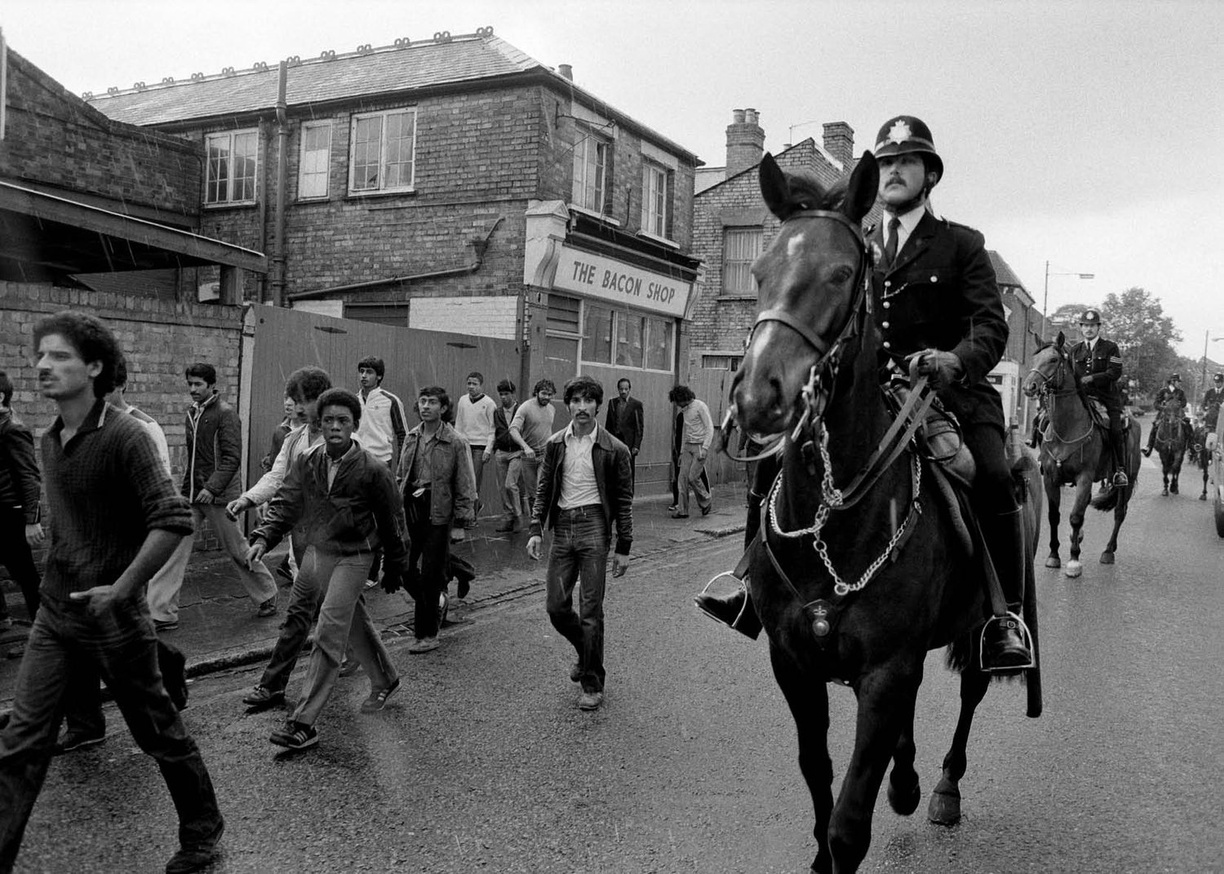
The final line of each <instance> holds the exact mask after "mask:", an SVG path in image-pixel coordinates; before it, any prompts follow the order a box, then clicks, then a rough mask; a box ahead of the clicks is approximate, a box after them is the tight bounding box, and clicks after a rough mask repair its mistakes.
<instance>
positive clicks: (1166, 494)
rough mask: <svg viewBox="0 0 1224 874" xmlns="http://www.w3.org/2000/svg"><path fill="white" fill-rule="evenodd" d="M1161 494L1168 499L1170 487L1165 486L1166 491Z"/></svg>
mask: <svg viewBox="0 0 1224 874" xmlns="http://www.w3.org/2000/svg"><path fill="white" fill-rule="evenodd" d="M1160 494H1161V495H1163V496H1164V497H1166V498H1167V497H1168V496H1169V487H1168V486H1165V489H1164V491H1163V492H1161V493H1160Z"/></svg>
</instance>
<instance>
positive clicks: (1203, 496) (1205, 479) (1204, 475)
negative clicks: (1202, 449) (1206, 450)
mask: <svg viewBox="0 0 1224 874" xmlns="http://www.w3.org/2000/svg"><path fill="white" fill-rule="evenodd" d="M1199 500H1200V501H1205V500H1207V463H1206V462H1203V493H1202V494H1201V495H1199Z"/></svg>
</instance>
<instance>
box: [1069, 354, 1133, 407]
mask: <svg viewBox="0 0 1224 874" xmlns="http://www.w3.org/2000/svg"><path fill="white" fill-rule="evenodd" d="M1071 360H1072V361H1073V362H1075V372H1076V373H1077V374H1078V375H1079V378H1080V379H1081V380H1083V379H1084V378H1085V377H1087V376H1091V375H1092V374H1096V373H1104V374H1105V375H1106V376H1108V377H1109V378H1108V379H1093V380H1090V381H1088V382H1085V383H1084V391H1086V392H1087V393H1088V395H1089V397H1094V398H1097V399H1098V400H1100V402H1101V403H1103V404H1104V405H1105V409H1107V410H1109V411H1110V412H1121V410H1122V388H1121V386H1120V385H1119V384H1118V380H1120V379H1121V378H1122V353H1121V352H1119V351H1118V344H1117V343H1115V342H1113V341H1112V340H1106V339H1105V338H1103V337H1097V341H1096V347H1095V348H1094V349H1093V350H1092V357H1091V358H1089V356H1088V341H1087V340H1081V341H1080V342H1078V343H1076V344H1075V345H1074V346H1072V347H1071Z"/></svg>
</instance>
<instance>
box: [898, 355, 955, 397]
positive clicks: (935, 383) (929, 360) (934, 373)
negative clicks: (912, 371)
mask: <svg viewBox="0 0 1224 874" xmlns="http://www.w3.org/2000/svg"><path fill="white" fill-rule="evenodd" d="M910 358H911V359H914V358H917V359H918V366H917V368H916V371H917V374H918V375H919V376H925V377H926V378H927V382H928V383H929V384H930V386H931V388H933V389H935V390H936V391H939V390H941V389H945V388H947V387H948V386H950V385H952V384H953V383H954V382H956V381H957V380H958V379H960V378H961V377H962V376H963V375H964V373H965V368H964V367H963V366H962V365H961V361H960V358H959V357H957V355H956V353H955V352H944V351H943V350H942V349H924V350H923V351H922V352H917V353H915V354H914V355H911V356H910Z"/></svg>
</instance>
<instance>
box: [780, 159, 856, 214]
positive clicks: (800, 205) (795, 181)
mask: <svg viewBox="0 0 1224 874" xmlns="http://www.w3.org/2000/svg"><path fill="white" fill-rule="evenodd" d="M782 175H784V176H785V177H786V181H787V183H788V186H789V189H790V190H789V191H788V192H787V196H786V201H785V203H784V204H783V210H784V211H785V214H784V215H780V216H778V217H779V218H781V219H782V220H783V221H785V220H786V218H787V217H788V216H790V215H791V214H792V213H796V212H799V211H800V210H805V209H823V210H829V211H835V210H839V209H841V207H842V204H843V203H844V202H845V199H846V187H847V185H848V184H849V180H848V179H842V180H841V181H839V182H837V183H836V184H834V185H832V186H829V187H827V188H826V187H825V186H824V185H823V184H822V183H821V182H820V180H819V179H817V178H816V174H815V173H812V172H811V171H809V170H783V171H782Z"/></svg>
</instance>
